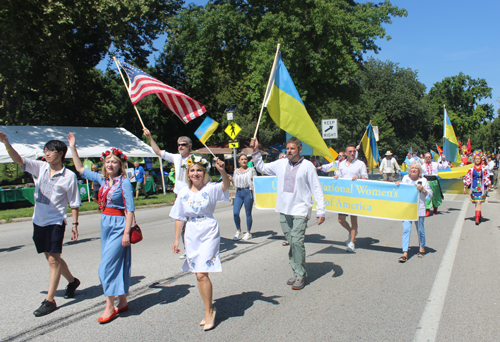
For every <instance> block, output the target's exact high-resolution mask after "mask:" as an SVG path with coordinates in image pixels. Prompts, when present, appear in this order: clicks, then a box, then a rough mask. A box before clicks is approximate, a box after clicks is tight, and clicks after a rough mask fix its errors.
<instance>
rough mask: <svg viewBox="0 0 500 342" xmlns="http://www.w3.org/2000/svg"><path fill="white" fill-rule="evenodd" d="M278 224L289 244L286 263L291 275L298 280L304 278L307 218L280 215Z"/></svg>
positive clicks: (305, 273)
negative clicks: (290, 268)
mask: <svg viewBox="0 0 500 342" xmlns="http://www.w3.org/2000/svg"><path fill="white" fill-rule="evenodd" d="M280 224H281V229H282V230H283V234H285V238H286V240H287V241H288V243H289V244H290V250H289V251H288V261H289V263H290V266H291V267H292V270H293V274H294V275H296V276H297V277H299V278H305V277H306V276H307V272H306V248H305V246H304V239H305V235H306V227H307V217H304V216H292V215H285V214H280Z"/></svg>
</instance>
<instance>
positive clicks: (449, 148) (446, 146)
mask: <svg viewBox="0 0 500 342" xmlns="http://www.w3.org/2000/svg"><path fill="white" fill-rule="evenodd" d="M443 108H444V120H443V153H444V154H445V155H446V160H449V161H452V162H457V157H458V160H460V154H459V153H460V152H459V150H458V141H457V136H456V135H455V131H454V130H453V126H452V125H451V121H450V118H449V116H448V113H447V112H446V107H445V106H444V105H443Z"/></svg>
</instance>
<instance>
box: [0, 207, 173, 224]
mask: <svg viewBox="0 0 500 342" xmlns="http://www.w3.org/2000/svg"><path fill="white" fill-rule="evenodd" d="M171 205H172V204H168V203H158V204H151V205H141V206H140V207H135V208H136V209H145V208H158V207H168V206H171ZM91 214H100V212H99V211H98V210H88V211H83V212H81V213H79V214H78V215H79V216H84V215H91ZM26 221H31V217H17V218H13V219H10V220H9V222H7V220H5V219H4V220H0V224H9V223H16V222H26Z"/></svg>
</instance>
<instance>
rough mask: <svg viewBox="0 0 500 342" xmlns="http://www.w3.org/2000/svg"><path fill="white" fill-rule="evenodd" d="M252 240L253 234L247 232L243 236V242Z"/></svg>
mask: <svg viewBox="0 0 500 342" xmlns="http://www.w3.org/2000/svg"><path fill="white" fill-rule="evenodd" d="M251 238H252V234H250V233H249V232H246V233H245V235H243V240H246V241H248V240H250V239H251Z"/></svg>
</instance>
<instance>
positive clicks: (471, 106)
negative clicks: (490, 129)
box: [428, 73, 494, 141]
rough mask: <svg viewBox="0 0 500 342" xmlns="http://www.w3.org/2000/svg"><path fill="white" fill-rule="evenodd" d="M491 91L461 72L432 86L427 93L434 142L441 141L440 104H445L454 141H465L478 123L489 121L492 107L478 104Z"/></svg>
mask: <svg viewBox="0 0 500 342" xmlns="http://www.w3.org/2000/svg"><path fill="white" fill-rule="evenodd" d="M491 91H492V88H490V87H488V84H487V83H486V80H485V79H483V78H478V79H473V78H472V77H470V76H469V75H464V74H463V73H459V74H458V75H457V76H451V77H445V79H444V80H442V81H441V82H437V83H435V84H434V86H433V87H432V88H431V89H430V90H429V94H428V102H429V108H430V112H431V115H432V116H433V118H434V119H433V123H434V124H433V126H434V127H433V135H434V137H435V139H436V140H437V141H442V135H443V134H442V132H443V105H446V111H447V113H448V115H449V117H450V121H451V123H452V125H453V129H454V130H455V134H456V136H457V139H458V140H462V141H465V140H466V139H467V138H468V136H469V135H471V134H473V132H474V131H475V130H476V129H478V128H479V127H480V124H481V123H483V122H484V121H485V120H491V119H493V113H494V111H493V105H492V104H480V103H479V102H480V101H481V100H483V99H487V98H491Z"/></svg>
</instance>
